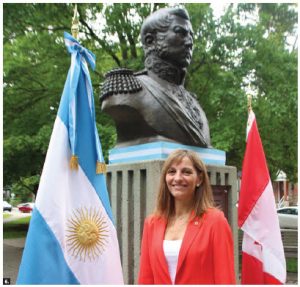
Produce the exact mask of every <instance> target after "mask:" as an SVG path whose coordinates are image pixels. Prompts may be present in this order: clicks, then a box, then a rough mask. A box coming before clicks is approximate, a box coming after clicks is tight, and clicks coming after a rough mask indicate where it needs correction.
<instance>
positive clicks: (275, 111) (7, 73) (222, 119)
mask: <svg viewBox="0 0 300 287" xmlns="http://www.w3.org/2000/svg"><path fill="white" fill-rule="evenodd" d="M166 5H167V4H144V3H119V4H101V3H99V4H96V3H91V4H83V3H80V4H78V12H79V16H80V17H79V20H80V34H79V37H80V41H81V42H82V44H83V45H84V46H85V47H87V48H88V49H90V50H92V51H93V52H94V53H95V54H96V58H97V61H96V71H95V72H92V71H91V77H92V82H93V85H94V94H95V99H96V100H95V108H96V116H97V117H96V118H97V127H98V130H99V134H100V137H101V142H102V147H103V152H104V156H105V158H106V160H107V157H108V150H109V149H111V148H112V147H114V145H115V142H116V130H115V127H114V123H113V121H112V120H111V119H110V118H109V117H108V116H107V115H104V114H103V113H102V112H101V111H100V105H99V102H98V100H97V99H98V95H99V92H100V87H99V84H100V83H101V82H102V81H103V79H104V74H105V73H106V72H108V71H109V70H111V69H112V68H114V67H116V66H122V67H127V68H131V69H133V70H140V69H142V68H143V51H142V48H141V43H140V36H139V33H140V27H141V24H142V22H143V20H144V19H145V17H147V16H148V14H149V13H150V12H151V11H153V10H156V9H158V8H159V7H163V6H166ZM184 6H185V7H186V9H187V10H188V11H189V14H190V18H191V22H192V26H193V29H194V34H195V39H194V54H193V61H192V64H191V66H190V67H189V70H188V75H187V78H186V87H187V89H188V90H189V91H191V92H194V93H195V94H196V95H197V97H198V100H199V102H200V104H201V106H202V107H203V109H204V111H205V112H206V115H207V117H208V120H209V125H210V130H211V138H212V144H213V146H214V147H215V148H219V149H223V150H225V151H226V156H227V164H228V165H234V166H236V167H237V168H238V170H240V169H241V167H242V161H243V155H244V149H245V145H246V143H245V139H246V122H247V97H246V93H245V91H244V87H245V86H247V84H246V83H245V82H244V81H245V77H246V76H247V75H248V74H249V73H250V72H251V73H253V75H254V78H253V79H252V82H251V85H252V87H253V89H254V90H255V91H257V94H256V95H255V97H254V98H253V109H254V112H255V114H256V117H257V122H258V126H259V130H260V134H261V137H262V142H263V145H264V148H265V153H266V156H267V161H268V165H269V169H270V172H271V176H272V177H273V178H274V177H275V175H276V172H277V171H278V170H279V169H281V170H283V171H284V172H285V173H286V174H287V176H288V178H289V179H290V180H291V181H294V182H296V181H297V94H298V90H297V62H298V59H297V42H296V41H295V39H296V37H297V21H298V18H297V11H296V8H295V5H294V4H276V3H267V4H259V3H254V4H249V3H246V4H245V3H243V4H231V5H229V6H227V9H226V11H225V14H224V15H223V16H222V17H220V18H219V19H216V18H214V15H213V10H212V8H211V6H210V5H209V4H207V3H187V4H184ZM3 7H4V8H3V9H4V13H3V19H4V27H3V43H4V47H3V48H4V49H3V54H4V63H3V82H4V85H3V91H4V93H3V94H4V95H3V104H4V109H3V123H4V129H3V133H4V156H3V157H4V186H5V187H12V186H14V189H17V186H19V187H20V186H21V187H22V188H20V190H21V189H22V190H24V188H23V187H24V186H27V187H28V188H29V189H30V190H31V191H32V192H34V191H35V187H34V184H31V183H28V182H27V179H28V180H29V181H30V180H31V178H35V179H36V178H37V177H38V176H39V174H40V173H41V170H42V166H43V163H44V159H45V154H46V151H47V147H48V143H49V139H50V134H51V131H52V126H53V123H54V120H55V117H56V113H57V109H58V106H59V101H60V97H61V93H62V90H63V85H64V82H65V79H66V75H67V71H68V69H69V65H70V57H69V55H68V53H67V51H66V48H65V46H64V43H63V31H67V32H70V27H71V19H72V16H73V8H74V5H71V4H64V3H59V4H42V3H34V4H32V3H28V4H11V3H10V4H7V3H5V4H3ZM291 39H292V40H291ZM289 43H291V44H289ZM27 190H28V189H27ZM20 192H21V191H20Z"/></svg>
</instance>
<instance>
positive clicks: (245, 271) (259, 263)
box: [238, 110, 286, 284]
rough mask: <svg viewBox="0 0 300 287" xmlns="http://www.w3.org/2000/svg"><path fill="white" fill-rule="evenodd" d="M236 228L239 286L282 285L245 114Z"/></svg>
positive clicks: (277, 245) (272, 214)
mask: <svg viewBox="0 0 300 287" xmlns="http://www.w3.org/2000/svg"><path fill="white" fill-rule="evenodd" d="M238 225H239V227H240V228H241V229H242V230H243V231H244V238H243V245H242V257H243V259H242V281H241V283H242V284H284V283H285V280H286V264H285V257H284V251H283V245H282V240H281V234H280V227H279V221H278V216H277V212H276V205H275V198H274V194H273V188H272V184H271V180H270V176H269V171H268V167H267V163H266V159H265V154H264V150H263V146H262V142H261V139H260V136H259V132H258V128H257V124H256V119H255V114H254V113H253V111H252V110H250V112H249V118H248V125H247V145H246V152H245V157H244V162H243V169H242V183H241V191H240V197H239V207H238Z"/></svg>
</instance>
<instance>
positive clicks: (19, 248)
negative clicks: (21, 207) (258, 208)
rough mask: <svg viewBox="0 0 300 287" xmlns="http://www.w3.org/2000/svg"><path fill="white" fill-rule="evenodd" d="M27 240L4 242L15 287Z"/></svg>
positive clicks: (291, 280) (294, 279)
mask: <svg viewBox="0 0 300 287" xmlns="http://www.w3.org/2000/svg"><path fill="white" fill-rule="evenodd" d="M24 244H25V238H18V239H4V240H3V265H4V266H3V278H10V280H11V282H10V284H12V285H15V284H16V279H17V274H18V270H19V265H20V261H21V257H22V252H23V248H24ZM286 285H298V274H297V273H288V275H287V283H286Z"/></svg>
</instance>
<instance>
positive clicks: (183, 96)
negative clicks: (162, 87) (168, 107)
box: [170, 86, 203, 129]
mask: <svg viewBox="0 0 300 287" xmlns="http://www.w3.org/2000/svg"><path fill="white" fill-rule="evenodd" d="M170 91H171V93H172V98H173V100H174V101H176V102H177V104H178V106H179V107H180V108H181V110H182V111H183V112H184V113H185V114H186V116H187V117H188V118H190V120H192V121H193V122H195V123H196V124H197V125H198V126H199V127H200V129H202V127H203V119H202V117H201V115H202V114H203V111H202V110H201V108H200V105H199V103H198V101H197V100H196V99H195V98H194V97H193V96H192V95H191V94H190V93H189V92H188V91H186V90H185V89H184V88H183V87H181V86H179V87H171V90H170Z"/></svg>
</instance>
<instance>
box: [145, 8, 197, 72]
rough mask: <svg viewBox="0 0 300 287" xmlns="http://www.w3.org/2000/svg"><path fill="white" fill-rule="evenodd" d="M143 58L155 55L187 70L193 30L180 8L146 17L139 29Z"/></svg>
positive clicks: (190, 55)
mask: <svg viewBox="0 0 300 287" xmlns="http://www.w3.org/2000/svg"><path fill="white" fill-rule="evenodd" d="M141 38H142V44H143V48H144V52H145V58H146V59H147V57H149V56H150V55H156V56H158V57H159V58H161V59H162V60H164V61H167V62H169V63H171V64H173V65H175V66H177V67H178V68H182V69H184V68H187V67H188V66H189V64H190V63H191V59H192V50H193V29H192V25H191V22H190V19H189V15H188V13H187V11H186V10H185V9H182V8H163V9H160V10H157V11H156V12H154V13H153V14H151V15H150V16H148V17H147V18H146V19H145V21H144V23H143V25H142V28H141Z"/></svg>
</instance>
